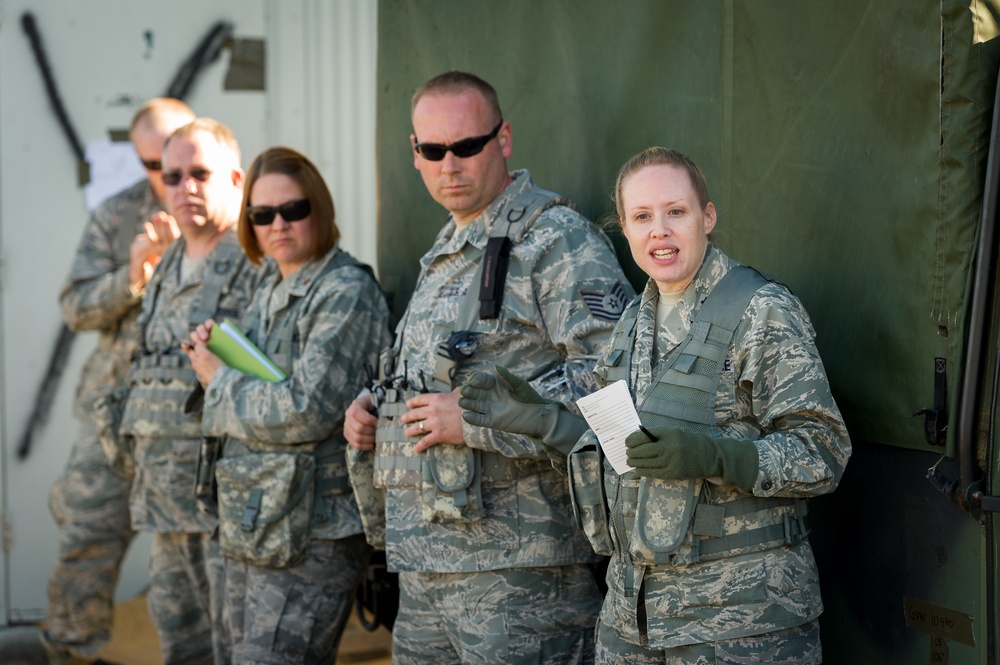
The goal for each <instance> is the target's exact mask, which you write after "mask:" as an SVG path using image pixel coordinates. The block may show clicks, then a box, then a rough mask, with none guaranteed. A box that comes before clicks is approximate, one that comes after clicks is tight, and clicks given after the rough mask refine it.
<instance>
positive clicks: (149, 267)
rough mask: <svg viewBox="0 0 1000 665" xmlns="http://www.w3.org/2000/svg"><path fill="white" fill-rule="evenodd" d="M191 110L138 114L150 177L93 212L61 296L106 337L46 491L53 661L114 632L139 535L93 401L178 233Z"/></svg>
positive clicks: (162, 108)
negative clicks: (116, 603) (169, 198)
mask: <svg viewBox="0 0 1000 665" xmlns="http://www.w3.org/2000/svg"><path fill="white" fill-rule="evenodd" d="M194 117H195V115H194V113H193V112H192V111H191V109H190V108H188V106H187V104H185V103H184V102H182V101H179V100H177V99H169V98H157V99H151V100H149V101H148V102H146V103H145V104H143V105H142V106H141V107H140V108H139V110H138V111H137V112H136V113H135V115H134V116H133V118H132V124H131V127H130V130H129V138H130V139H131V141H132V146H133V147H134V148H135V151H136V153H138V155H139V158H140V159H141V160H142V162H143V164H144V165H145V166H146V176H147V177H146V178H144V179H143V180H140V181H139V182H137V183H136V184H135V185H133V186H131V187H129V188H127V189H125V190H123V191H121V192H119V193H118V194H115V195H113V196H111V197H109V198H108V199H107V200H105V201H104V202H103V203H101V204H100V205H99V206H98V207H97V208H96V209H95V210H94V211H93V213H92V214H91V215H90V220H89V221H88V222H87V226H86V227H85V228H84V231H83V236H82V237H81V239H80V243H79V245H78V246H77V250H76V254H75V256H74V258H73V265H72V267H71V269H70V273H69V276H68V278H67V279H66V283H65V285H64V286H63V290H62V293H61V294H60V296H59V304H60V306H61V307H62V313H63V318H64V319H65V320H66V325H68V326H69V327H70V328H71V329H73V330H75V331H78V332H81V331H90V330H95V331H97V332H98V334H99V336H100V339H99V342H98V346H97V348H96V349H95V350H94V351H93V353H91V355H90V357H89V358H88V359H87V363H86V365H85V366H84V368H83V372H81V374H80V380H79V384H78V386H77V392H76V403H75V405H74V406H75V408H74V415H75V416H76V418H77V419H78V420H79V423H80V425H79V430H78V433H77V436H76V439H75V441H74V442H73V448H72V450H71V452H70V457H69V460H68V461H67V464H66V468H65V470H64V471H63V473H62V475H61V476H60V477H59V478H58V479H57V480H56V481H55V483H53V485H52V488H51V492H50V496H49V508H50V510H51V511H52V516H53V518H54V519H55V521H56V525H57V528H58V530H59V556H58V559H57V561H56V565H55V567H54V568H53V570H52V574H51V576H50V577H49V585H48V600H49V607H48V618H47V621H46V625H45V628H44V630H43V632H42V633H41V637H42V643H43V644H44V645H45V647H46V649H47V650H48V652H49V654H50V659H51V661H52V662H61V661H64V660H67V659H69V658H70V657H75V658H78V659H82V660H85V661H91V660H94V659H95V658H97V655H98V653H99V652H100V650H101V648H102V647H103V646H104V645H105V644H106V643H107V641H108V639H109V637H110V635H111V620H112V615H113V597H114V590H115V584H116V583H117V581H118V572H119V568H120V566H121V562H122V559H123V557H124V556H125V551H126V550H127V548H128V545H129V543H130V542H131V541H132V537H133V535H134V534H133V531H132V528H131V526H130V523H129V514H128V496H129V489H130V487H131V481H130V480H129V479H127V478H122V477H121V476H119V475H117V474H116V473H113V472H112V470H111V468H110V467H109V466H108V460H107V458H106V457H105V454H104V451H103V450H102V448H101V444H100V442H99V440H98V435H97V430H96V426H95V423H94V421H93V419H92V412H93V405H94V402H95V400H97V399H98V398H100V397H102V396H104V395H107V394H108V393H111V392H113V391H114V390H115V389H116V388H119V387H120V386H122V385H124V383H125V379H126V377H127V375H128V371H129V369H130V368H131V361H132V351H133V350H134V349H135V344H136V334H135V329H136V328H135V321H136V317H137V316H138V314H139V309H140V303H141V301H142V294H143V291H144V287H145V284H146V281H147V280H148V278H149V276H150V275H151V274H152V272H153V268H154V267H155V266H156V263H157V262H158V261H159V259H160V256H161V255H162V253H163V251H164V250H165V249H166V247H167V245H169V244H170V242H171V241H172V240H173V239H174V238H175V237H176V236H177V230H176V228H175V227H174V225H173V220H172V219H171V218H170V217H169V215H167V213H166V212H164V207H163V198H164V197H163V194H164V187H163V181H162V180H161V179H160V157H161V155H162V153H163V144H164V142H165V141H166V140H167V137H168V136H170V134H171V133H173V131H174V130H175V129H177V128H178V127H180V126H181V125H184V124H187V123H188V122H190V121H191V120H193V119H194Z"/></svg>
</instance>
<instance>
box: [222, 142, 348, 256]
mask: <svg viewBox="0 0 1000 665" xmlns="http://www.w3.org/2000/svg"><path fill="white" fill-rule="evenodd" d="M269 174H281V175H285V176H288V177H289V178H291V179H292V180H294V181H295V183H296V184H297V185H298V186H299V187H301V188H302V193H303V194H305V197H306V198H307V199H309V208H310V210H311V212H310V214H311V215H312V247H311V248H310V252H309V258H310V259H316V258H319V257H321V256H323V255H324V254H326V253H327V252H329V251H330V250H331V249H333V246H334V245H335V244H336V243H337V241H338V240H340V229H339V228H338V227H337V213H336V210H335V209H334V206H333V195H332V194H330V189H329V188H328V187H327V186H326V182H325V181H324V180H323V176H322V175H320V172H319V169H317V168H316V165H315V164H313V163H312V162H311V161H310V160H309V158H308V157H306V156H305V155H303V154H302V153H300V152H298V151H297V150H293V149H292V148H286V147H284V146H276V147H274V148H268V149H267V150H265V151H264V152H262V153H260V154H259V155H257V157H256V158H255V159H254V160H253V163H252V164H250V169H249V170H248V171H247V177H246V182H245V184H244V185H243V206H242V208H241V209H240V221H239V225H238V227H237V231H236V233H237V235H238V237H239V239H240V245H242V246H243V251H244V253H246V255H247V258H248V259H250V261H251V262H252V263H253V264H254V265H260V264H261V259H262V258H263V256H264V253H263V252H262V251H261V249H260V245H258V244H257V236H256V234H255V233H254V232H253V225H252V224H251V223H250V218H249V217H248V216H247V208H248V207H250V194H251V193H252V192H253V186H254V183H256V182H257V180H259V179H260V178H261V176H265V175H269Z"/></svg>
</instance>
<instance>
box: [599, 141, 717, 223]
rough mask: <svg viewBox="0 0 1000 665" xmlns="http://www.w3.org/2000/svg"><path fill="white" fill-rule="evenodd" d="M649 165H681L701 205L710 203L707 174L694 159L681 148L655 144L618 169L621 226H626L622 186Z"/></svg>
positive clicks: (616, 195)
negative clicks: (630, 177)
mask: <svg viewBox="0 0 1000 665" xmlns="http://www.w3.org/2000/svg"><path fill="white" fill-rule="evenodd" d="M647 166H679V167H681V168H682V169H684V170H685V171H687V174H688V177H689V178H690V179H691V186H692V187H693V188H694V193H695V196H697V197H698V205H699V207H700V208H701V209H702V210H704V209H705V206H707V205H708V203H709V198H708V182H707V181H706V180H705V174H704V173H702V172H701V169H700V168H698V165H697V164H695V163H694V160H692V159H691V158H690V157H688V156H687V155H685V154H684V153H683V152H681V151H679V150H672V149H667V148H661V147H659V146H653V147H651V148H646V149H645V150H643V151H642V152H640V153H639V154H638V155H635V156H634V157H632V158H631V159H629V160H628V161H627V162H625V163H624V164H623V165H622V168H621V170H620V171H618V179H617V180H616V181H615V210H616V211H617V213H618V220H617V221H618V224H619V226H624V223H625V208H624V203H623V201H622V187H624V185H625V180H626V179H627V178H628V177H629V176H632V175H635V174H636V173H638V172H639V171H641V170H642V169H644V168H646V167H647Z"/></svg>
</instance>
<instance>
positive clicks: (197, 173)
mask: <svg viewBox="0 0 1000 665" xmlns="http://www.w3.org/2000/svg"><path fill="white" fill-rule="evenodd" d="M188 175H190V176H191V177H192V178H194V179H195V180H197V181H198V182H206V181H208V179H209V178H211V177H212V172H211V171H209V170H208V169H203V168H201V167H198V166H196V167H195V168H193V169H191V170H190V171H188ZM183 178H184V172H183V171H165V172H164V173H163V184H164V185H167V186H168V187H176V186H177V185H179V184H181V180H182V179H183Z"/></svg>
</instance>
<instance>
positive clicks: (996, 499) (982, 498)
mask: <svg viewBox="0 0 1000 665" xmlns="http://www.w3.org/2000/svg"><path fill="white" fill-rule="evenodd" d="M972 500H973V501H976V502H977V503H979V507H980V509H981V510H982V511H983V512H986V513H1000V496H990V495H988V494H982V493H981V492H974V493H973V494H972Z"/></svg>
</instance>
